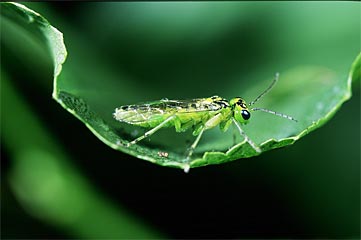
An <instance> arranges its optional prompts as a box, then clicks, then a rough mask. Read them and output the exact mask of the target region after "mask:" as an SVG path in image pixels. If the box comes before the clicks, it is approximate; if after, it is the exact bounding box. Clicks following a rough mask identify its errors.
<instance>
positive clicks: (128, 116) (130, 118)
mask: <svg viewBox="0 0 361 240" xmlns="http://www.w3.org/2000/svg"><path fill="white" fill-rule="evenodd" d="M221 107H222V106H221V105H219V104H217V103H216V102H215V101H214V100H213V99H212V98H196V99H190V100H168V99H163V100H160V101H154V102H148V103H142V104H138V105H126V106H122V107H119V108H117V109H116V110H115V113H114V117H115V119H117V120H118V121H122V122H127V123H133V124H135V123H140V122H146V121H149V120H150V119H152V118H158V117H161V116H164V117H165V116H170V115H173V114H177V113H183V114H185V113H195V112H204V111H216V110H219V109H220V108H221Z"/></svg>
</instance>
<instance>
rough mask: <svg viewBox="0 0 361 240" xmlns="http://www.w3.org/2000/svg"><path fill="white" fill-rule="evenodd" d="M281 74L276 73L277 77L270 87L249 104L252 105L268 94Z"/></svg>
mask: <svg viewBox="0 0 361 240" xmlns="http://www.w3.org/2000/svg"><path fill="white" fill-rule="evenodd" d="M279 76H280V74H279V73H278V72H277V73H276V74H275V77H274V79H273V81H272V83H271V85H269V86H268V88H267V89H266V90H264V91H263V92H262V93H261V94H260V95H259V96H258V97H256V99H255V100H253V101H252V102H250V103H249V104H248V105H249V106H252V105H253V104H255V103H256V102H257V101H258V100H260V99H261V98H262V97H263V96H264V95H266V94H267V93H268V92H269V91H270V90H271V89H272V88H273V86H274V85H275V84H276V82H277V81H278V77H279Z"/></svg>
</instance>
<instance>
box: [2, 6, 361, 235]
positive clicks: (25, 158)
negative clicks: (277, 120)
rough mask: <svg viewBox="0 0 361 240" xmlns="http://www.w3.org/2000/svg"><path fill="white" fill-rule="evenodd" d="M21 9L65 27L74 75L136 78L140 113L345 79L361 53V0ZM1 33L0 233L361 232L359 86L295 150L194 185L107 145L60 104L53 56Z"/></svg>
mask: <svg viewBox="0 0 361 240" xmlns="http://www.w3.org/2000/svg"><path fill="white" fill-rule="evenodd" d="M25 5H26V6H28V7H30V8H31V9H34V10H35V11H37V12H39V13H40V14H42V15H43V16H44V17H45V18H47V19H48V20H49V21H50V23H51V24H52V25H53V26H55V27H56V28H58V29H59V30H60V31H61V32H63V34H64V39H65V44H66V46H67V50H68V53H69V55H68V59H67V62H66V64H65V65H64V69H65V68H67V69H68V70H69V72H67V73H68V74H70V73H71V75H65V76H64V77H68V78H74V79H78V78H81V79H85V80H86V79H87V78H89V79H94V78H95V79H98V80H99V83H100V84H99V91H101V83H102V82H103V81H114V79H126V81H123V82H120V84H121V85H122V86H123V87H124V89H122V91H121V94H122V95H123V96H124V98H125V99H127V100H129V103H133V102H138V101H147V100H151V99H160V98H163V97H168V98H175V99H177V98H179V99H183V98H190V97H202V96H208V95H212V94H214V93H217V94H219V95H221V96H225V97H233V96H236V95H240V94H242V91H241V90H242V86H246V85H251V84H252V79H267V78H269V77H270V76H273V74H274V73H275V72H277V71H278V72H280V73H281V76H282V72H283V71H286V70H287V69H290V68H293V67H297V66H304V65H310V66H314V65H316V66H325V67H328V68H330V69H332V70H334V71H335V72H336V74H337V75H338V76H339V77H340V78H346V77H347V74H348V71H349V68H350V65H351V63H352V61H353V60H354V59H355V57H356V56H357V54H358V53H359V52H360V41H361V39H360V17H361V16H360V15H361V12H360V4H359V3H356V2H346V3H343V2H328V3H322V2H317V3H316V2H310V3H306V2H303V3H302V2H272V3H265V2H255V3H244V2H227V3H220V2H210V3H195V2H190V3H181V2H176V3H170V2H164V3H149V2H148V3H141V2H138V3H26V4H25ZM1 24H2V27H1V217H2V221H1V237H2V238H342V239H344V238H359V237H360V229H359V225H360V85H359V82H357V83H354V86H353V97H352V99H351V100H350V101H349V102H347V103H346V104H345V105H344V106H343V107H342V108H341V110H340V111H339V112H338V113H337V114H336V115H335V117H334V118H333V119H332V120H331V121H330V122H329V123H327V124H326V125H325V126H324V127H322V128H320V129H318V130H317V131H315V132H313V133H311V134H310V135H308V136H306V137H305V138H303V139H301V140H300V141H298V142H297V143H296V144H295V145H294V146H291V147H288V148H284V149H279V150H275V151H271V152H267V153H265V154H262V155H261V156H259V157H257V158H251V159H244V160H238V161H234V162H231V163H228V164H223V165H216V166H208V167H203V168H198V169H192V170H191V172H190V173H189V174H184V173H183V172H182V171H181V170H179V169H171V168H165V167H160V166H157V165H154V164H150V163H148V162H145V161H142V160H139V159H136V158H134V157H130V156H128V155H126V154H123V153H121V152H118V151H114V150H112V149H110V148H109V147H108V146H106V145H105V144H103V143H102V142H100V141H99V140H98V139H97V138H96V137H95V136H94V135H93V134H92V133H91V132H90V131H89V130H88V129H87V128H86V127H85V126H84V124H83V123H81V122H80V121H78V120H77V119H76V118H74V117H73V116H72V115H70V114H69V113H68V112H66V111H65V110H64V109H63V108H62V107H61V106H60V105H59V104H57V103H56V102H55V101H54V100H52V99H51V92H52V75H53V73H52V64H51V58H50V55H49V53H48V52H47V49H46V47H45V46H43V45H41V44H40V43H39V42H37V41H36V39H33V38H32V37H31V34H29V33H27V32H26V31H22V30H19V29H16V28H15V27H13V28H12V27H6V26H5V24H4V22H3V19H2V21H1ZM7 26H8V25H7ZM240 76H241V77H240ZM119 81H120V80H119ZM74 84H77V83H76V81H74ZM82 87H83V88H84V89H85V90H86V89H87V87H88V86H82ZM114 91H119V90H118V89H117V88H115V89H114ZM242 96H244V95H242ZM121 104H123V103H121ZM297 104H302V103H295V107H297Z"/></svg>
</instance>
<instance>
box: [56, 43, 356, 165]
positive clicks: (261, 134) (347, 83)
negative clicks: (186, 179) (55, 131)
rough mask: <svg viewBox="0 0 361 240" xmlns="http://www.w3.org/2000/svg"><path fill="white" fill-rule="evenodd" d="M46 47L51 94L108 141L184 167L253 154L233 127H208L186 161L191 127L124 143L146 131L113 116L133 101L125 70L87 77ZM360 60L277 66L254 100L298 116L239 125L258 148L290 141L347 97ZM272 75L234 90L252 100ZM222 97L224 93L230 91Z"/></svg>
mask: <svg viewBox="0 0 361 240" xmlns="http://www.w3.org/2000/svg"><path fill="white" fill-rule="evenodd" d="M51 42H53V43H55V42H56V41H51ZM50 47H51V48H52V49H53V53H54V56H58V55H59V58H57V57H56V58H55V73H56V74H55V76H54V90H53V97H54V99H55V100H57V101H58V102H59V103H60V104H61V105H62V106H63V107H64V108H65V109H66V110H68V111H69V112H70V113H72V114H73V115H74V116H76V117H77V118H78V119H79V120H81V121H82V122H84V123H85V124H86V126H87V127H88V128H89V129H90V130H91V131H92V132H93V133H94V134H95V135H96V136H97V137H98V138H99V139H100V140H101V141H103V142H104V143H105V144H107V145H108V146H110V147H112V148H114V149H116V150H120V151H123V152H125V153H128V154H130V155H133V156H135V157H138V158H140V159H144V160H147V161H150V162H153V163H156V164H159V165H162V166H172V167H179V168H183V169H187V168H188V167H200V166H205V165H208V164H219V163H223V162H228V161H232V160H235V159H240V158H248V157H253V156H256V155H258V153H257V152H255V151H254V149H253V148H252V147H251V146H250V145H249V144H248V143H247V142H245V141H244V140H243V139H242V138H241V137H240V136H238V135H237V132H235V131H234V129H232V128H231V129H230V130H228V132H226V133H222V132H221V131H220V130H219V129H217V128H215V129H212V130H209V131H207V132H206V133H205V134H204V136H203V138H202V139H201V142H200V144H199V146H198V147H197V149H196V150H195V153H194V155H193V159H192V160H191V162H189V163H188V162H186V161H185V154H186V150H187V148H188V147H189V145H190V143H191V142H192V141H194V137H193V136H192V135H191V134H190V131H189V132H186V133H176V132H175V131H174V128H169V129H162V130H160V131H159V132H157V133H156V134H154V135H152V136H151V137H150V138H148V139H145V140H143V141H141V142H139V144H137V145H135V146H131V147H125V145H124V144H125V143H127V142H128V141H130V140H133V139H134V138H135V137H137V136H139V135H141V134H143V133H144V131H145V130H144V129H141V128H138V127H133V126H129V125H127V124H124V123H119V122H117V121H115V120H114V119H113V118H112V113H113V112H114V109H115V108H116V107H119V106H121V105H126V104H136V103H137V101H136V100H135V99H137V97H136V96H134V94H133V95H132V94H130V93H131V92H134V90H133V89H132V87H131V84H129V83H130V82H131V79H129V78H128V77H127V76H118V78H117V79H115V78H106V75H104V76H91V71H90V70H89V71H87V72H85V71H83V72H82V73H84V74H88V75H87V76H86V77H83V76H79V75H78V76H76V74H74V73H75V70H74V69H70V68H69V69H68V70H67V68H66V67H65V69H64V70H63V72H60V70H61V65H62V63H63V60H64V57H65V56H66V51H65V48H63V47H59V46H57V44H53V46H50ZM56 59H58V60H56ZM359 62H360V58H359V57H358V58H357V60H356V61H355V63H354V64H353V67H352V69H351V71H350V74H349V76H350V77H349V78H346V77H345V76H339V75H337V74H336V73H334V72H333V71H332V70H330V69H327V68H324V67H319V66H299V67H297V68H295V69H290V70H288V71H286V72H281V73H280V74H281V75H280V80H279V82H278V83H277V85H276V86H275V87H274V89H272V91H271V92H270V93H268V94H267V95H266V96H265V97H264V98H262V99H261V100H260V101H259V102H257V104H256V106H259V107H264V108H268V109H271V110H275V111H277V112H281V113H285V114H287V115H291V116H293V117H294V118H296V119H297V120H298V122H297V123H295V122H293V121H289V120H287V119H283V118H279V117H277V116H274V115H271V114H267V113H262V112H254V113H252V117H251V121H250V123H249V124H248V125H246V126H244V127H243V128H244V131H245V132H246V134H247V135H248V136H249V137H250V138H251V139H252V140H253V141H254V142H255V143H256V144H258V145H259V146H260V147H261V149H262V152H265V151H268V150H271V149H275V148H280V147H284V146H287V145H291V144H293V143H294V142H295V141H297V140H298V139H300V138H301V137H303V136H305V135H306V134H307V133H309V132H311V131H313V130H315V129H317V128H318V127H320V126H322V125H323V124H325V123H326V122H327V121H328V120H330V119H331V117H332V116H333V115H334V114H335V112H336V111H337V110H338V109H339V108H340V106H341V105H342V103H343V102H345V101H346V100H348V99H349V98H350V96H351V80H352V78H359V77H357V71H356V69H357V66H359ZM71 71H72V72H71ZM59 73H61V74H59ZM351 76H353V77H351ZM239 78H240V79H242V76H241V75H239ZM271 78H272V76H270V77H269V79H265V80H264V81H260V79H254V81H252V80H253V79H250V81H249V82H247V83H248V84H247V85H246V84H244V85H246V86H243V88H241V89H240V90H239V89H237V95H241V96H247V97H245V99H246V101H251V100H253V98H254V97H256V96H257V95H258V94H259V93H261V92H262V91H263V90H264V89H265V88H266V87H267V86H268V85H269V84H270V82H271V80H272V79H271ZM221 90H222V89H221ZM222 92H225V91H223V90H222ZM164 97H168V98H169V96H168V94H167V92H164V95H162V96H161V98H164ZM195 97H207V96H203V95H200V96H195ZM222 97H226V98H228V99H229V98H232V97H234V95H229V96H222ZM146 100H149V101H152V100H157V99H146ZM234 136H236V137H234Z"/></svg>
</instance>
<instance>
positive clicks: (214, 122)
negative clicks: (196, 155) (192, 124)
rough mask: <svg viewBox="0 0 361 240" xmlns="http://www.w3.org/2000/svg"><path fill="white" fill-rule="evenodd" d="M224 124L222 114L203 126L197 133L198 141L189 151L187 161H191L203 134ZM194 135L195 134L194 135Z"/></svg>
mask: <svg viewBox="0 0 361 240" xmlns="http://www.w3.org/2000/svg"><path fill="white" fill-rule="evenodd" d="M221 122H222V114H217V115H215V116H213V117H212V118H210V119H209V120H208V121H207V122H206V123H205V124H204V125H203V126H201V127H200V128H199V129H197V130H196V131H195V133H196V134H198V135H197V138H196V140H195V141H194V142H193V144H192V146H191V147H190V148H189V150H188V156H187V160H190V157H191V156H192V154H193V151H194V149H195V148H196V147H197V145H198V142H199V140H200V139H201V137H202V135H203V132H204V131H205V130H207V129H210V128H213V127H215V126H217V125H218V124H220V123H221ZM193 134H194V133H193Z"/></svg>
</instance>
